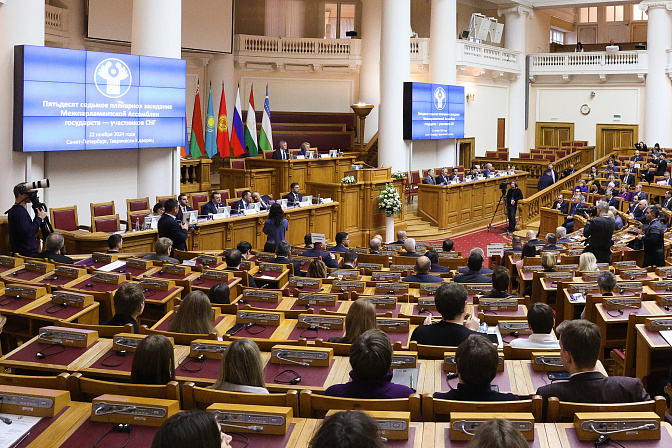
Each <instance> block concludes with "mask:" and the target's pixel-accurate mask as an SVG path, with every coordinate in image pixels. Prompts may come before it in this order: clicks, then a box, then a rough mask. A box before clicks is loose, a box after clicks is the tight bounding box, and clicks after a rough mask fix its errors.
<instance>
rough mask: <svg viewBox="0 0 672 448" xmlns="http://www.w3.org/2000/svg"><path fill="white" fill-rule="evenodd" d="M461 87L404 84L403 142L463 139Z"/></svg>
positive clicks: (416, 83)
mask: <svg viewBox="0 0 672 448" xmlns="http://www.w3.org/2000/svg"><path fill="white" fill-rule="evenodd" d="M464 99H465V97H464V87H463V86H449V85H445V84H427V83H423V82H405V83H404V139H405V140H425V139H441V138H464Z"/></svg>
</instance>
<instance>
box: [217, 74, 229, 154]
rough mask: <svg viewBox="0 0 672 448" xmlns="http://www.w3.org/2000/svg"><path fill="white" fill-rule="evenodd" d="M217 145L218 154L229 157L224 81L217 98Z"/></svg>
mask: <svg viewBox="0 0 672 448" xmlns="http://www.w3.org/2000/svg"><path fill="white" fill-rule="evenodd" d="M217 146H218V147H219V155H221V156H222V157H229V156H230V155H231V142H230V141H229V120H228V118H227V116H226V98H225V97H224V83H222V98H221V99H220V100H219V120H218V121H217Z"/></svg>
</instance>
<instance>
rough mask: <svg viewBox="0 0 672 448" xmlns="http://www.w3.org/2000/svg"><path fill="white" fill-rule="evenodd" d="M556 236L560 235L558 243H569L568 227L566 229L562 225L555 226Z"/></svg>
mask: <svg viewBox="0 0 672 448" xmlns="http://www.w3.org/2000/svg"><path fill="white" fill-rule="evenodd" d="M555 236H557V237H558V243H569V242H570V241H572V240H570V239H569V238H567V229H565V228H564V227H562V226H558V227H556V228H555Z"/></svg>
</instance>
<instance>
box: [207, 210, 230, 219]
mask: <svg viewBox="0 0 672 448" xmlns="http://www.w3.org/2000/svg"><path fill="white" fill-rule="evenodd" d="M210 216H212V219H213V220H214V219H224V218H230V217H231V214H230V212H229V213H211V214H210Z"/></svg>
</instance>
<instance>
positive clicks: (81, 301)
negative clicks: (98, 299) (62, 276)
mask: <svg viewBox="0 0 672 448" xmlns="http://www.w3.org/2000/svg"><path fill="white" fill-rule="evenodd" d="M51 303H53V304H56V305H67V306H73V307H76V308H84V307H87V306H89V305H91V304H92V303H93V296H92V295H91V294H82V293H78V292H70V291H56V292H54V293H53V294H52V295H51Z"/></svg>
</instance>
